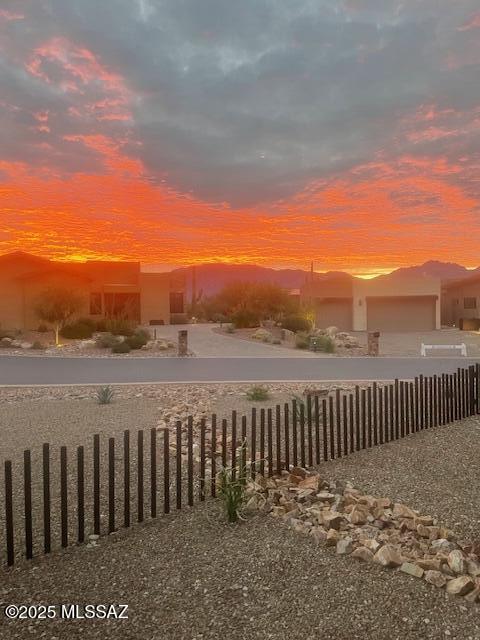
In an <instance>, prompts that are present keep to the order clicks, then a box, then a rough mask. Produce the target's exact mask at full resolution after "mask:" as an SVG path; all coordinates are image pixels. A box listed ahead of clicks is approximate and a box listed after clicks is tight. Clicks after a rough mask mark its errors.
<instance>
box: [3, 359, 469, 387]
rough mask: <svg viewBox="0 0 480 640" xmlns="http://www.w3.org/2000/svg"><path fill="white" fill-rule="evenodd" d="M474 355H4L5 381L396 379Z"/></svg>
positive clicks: (451, 366)
mask: <svg viewBox="0 0 480 640" xmlns="http://www.w3.org/2000/svg"><path fill="white" fill-rule="evenodd" d="M474 362H475V360H473V359H471V358H431V359H430V358H367V357H363V358H285V357H283V358H280V357H271V358H262V357H254V358H251V357H229V358H225V357H222V358H213V357H210V358H132V359H129V358H118V359H116V358H66V357H65V358H58V357H51V358H48V357H41V356H33V357H32V356H18V357H16V356H0V385H12V386H17V385H35V384H37V385H56V384H64V385H68V384H115V383H124V384H125V383H155V382H177V383H178V382H186V383H188V382H267V381H269V382H274V381H286V380H287V381H326V380H391V379H392V378H412V377H414V376H416V375H418V374H420V373H423V374H425V375H431V374H434V373H446V372H454V371H455V369H456V368H457V367H464V366H467V365H468V364H473V363H474Z"/></svg>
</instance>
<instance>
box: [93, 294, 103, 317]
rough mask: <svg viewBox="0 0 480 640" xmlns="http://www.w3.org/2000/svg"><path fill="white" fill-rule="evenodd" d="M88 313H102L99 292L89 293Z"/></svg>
mask: <svg viewBox="0 0 480 640" xmlns="http://www.w3.org/2000/svg"><path fill="white" fill-rule="evenodd" d="M90 315H91V316H100V315H102V294H101V293H91V294H90Z"/></svg>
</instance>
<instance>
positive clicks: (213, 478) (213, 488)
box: [210, 413, 217, 498]
mask: <svg viewBox="0 0 480 640" xmlns="http://www.w3.org/2000/svg"><path fill="white" fill-rule="evenodd" d="M211 434H212V440H211V449H210V451H211V459H210V465H211V466H210V494H211V496H212V498H215V496H216V495H217V414H216V413H213V414H212V432H211Z"/></svg>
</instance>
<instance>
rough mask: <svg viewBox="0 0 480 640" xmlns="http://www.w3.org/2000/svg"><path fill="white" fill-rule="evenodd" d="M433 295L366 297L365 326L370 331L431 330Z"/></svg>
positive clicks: (433, 322)
mask: <svg viewBox="0 0 480 640" xmlns="http://www.w3.org/2000/svg"><path fill="white" fill-rule="evenodd" d="M435 303H436V297H435V296H401V297H397V298H391V297H389V298H368V297H367V327H368V329H369V330H370V331H373V330H378V331H392V332H394V331H432V330H433V329H435V327H436V322H435Z"/></svg>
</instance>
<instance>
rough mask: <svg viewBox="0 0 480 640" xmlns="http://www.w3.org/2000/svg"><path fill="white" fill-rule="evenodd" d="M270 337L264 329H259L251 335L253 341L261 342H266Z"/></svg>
mask: <svg viewBox="0 0 480 640" xmlns="http://www.w3.org/2000/svg"><path fill="white" fill-rule="evenodd" d="M271 337H272V334H271V333H270V331H268V329H264V328H263V327H259V328H258V329H257V330H256V331H255V332H254V333H252V338H253V339H254V340H263V342H266V341H268V339H269V338H271Z"/></svg>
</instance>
